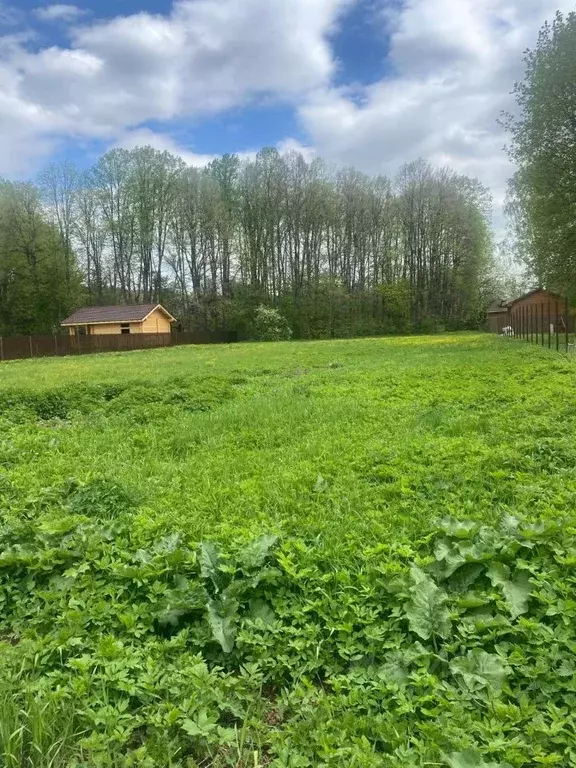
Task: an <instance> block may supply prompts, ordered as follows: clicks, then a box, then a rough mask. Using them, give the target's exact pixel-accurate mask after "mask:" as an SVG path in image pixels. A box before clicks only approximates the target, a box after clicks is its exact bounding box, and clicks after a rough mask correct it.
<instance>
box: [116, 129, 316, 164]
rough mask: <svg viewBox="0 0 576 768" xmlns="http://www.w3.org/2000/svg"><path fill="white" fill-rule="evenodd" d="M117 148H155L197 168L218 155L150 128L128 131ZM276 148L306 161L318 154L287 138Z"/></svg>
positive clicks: (245, 155) (246, 155) (252, 152)
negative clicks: (297, 154) (197, 148)
mask: <svg viewBox="0 0 576 768" xmlns="http://www.w3.org/2000/svg"><path fill="white" fill-rule="evenodd" d="M114 146H116V147H121V148H124V149H133V148H134V147H145V146H148V147H153V148H154V149H159V150H160V151H165V152H171V153H172V154H174V155H179V156H180V157H181V158H182V159H183V160H184V162H185V163H186V164H187V165H192V166H195V167H199V168H200V167H202V166H204V165H208V163H209V162H211V161H212V160H214V158H215V157H217V155H209V154H201V153H200V154H199V153H197V152H193V151H192V149H191V148H190V147H187V146H184V145H183V144H182V143H180V142H178V140H177V139H175V138H173V137H172V136H170V135H168V134H166V133H158V132H157V131H153V130H151V129H150V128H136V129H135V130H133V131H127V132H126V133H125V134H124V135H123V136H122V137H121V138H120V139H119V140H118V141H117V142H116V143H115V145H114ZM276 148H277V149H278V151H279V152H280V154H282V155H286V154H288V153H290V152H300V153H301V154H302V155H304V157H306V159H308V160H312V159H313V158H314V157H315V155H316V152H315V150H314V149H313V148H312V147H307V146H305V145H303V144H301V143H300V142H299V141H296V139H292V138H286V139H282V140H281V141H279V142H277V144H276ZM257 153H258V149H248V150H244V151H240V152H236V153H235V154H237V155H238V157H239V158H240V159H241V160H254V158H255V157H256V155H257Z"/></svg>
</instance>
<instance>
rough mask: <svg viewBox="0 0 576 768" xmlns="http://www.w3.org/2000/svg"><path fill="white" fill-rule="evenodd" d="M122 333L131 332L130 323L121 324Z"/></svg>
mask: <svg viewBox="0 0 576 768" xmlns="http://www.w3.org/2000/svg"><path fill="white" fill-rule="evenodd" d="M120 333H130V323H122V324H121V325H120Z"/></svg>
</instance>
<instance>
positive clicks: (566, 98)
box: [503, 13, 576, 299]
mask: <svg viewBox="0 0 576 768" xmlns="http://www.w3.org/2000/svg"><path fill="white" fill-rule="evenodd" d="M524 63H525V65H526V69H525V75H524V78H523V80H522V81H520V82H518V83H517V84H516V85H515V87H514V95H515V98H516V103H517V110H516V112H515V113H513V114H507V115H504V117H503V124H504V125H505V127H506V128H507V129H508V130H509V131H510V135H511V142H510V146H509V148H508V149H509V154H510V157H511V159H512V160H513V162H514V163H515V165H516V172H515V174H514V177H513V179H512V181H511V183H510V189H509V199H508V213H509V215H510V218H511V221H512V224H513V229H514V232H515V235H516V240H517V246H518V253H519V257H520V260H521V261H522V262H523V263H524V265H525V266H526V267H527V269H528V272H529V276H530V278H531V279H532V281H533V282H534V283H536V284H538V285H541V286H544V287H546V288H548V289H550V290H553V291H556V292H558V293H561V294H562V295H564V294H567V295H569V296H571V297H572V299H574V298H576V87H575V83H576V13H569V14H568V15H566V16H564V15H563V14H561V13H558V14H557V15H556V17H555V19H554V20H553V22H552V23H547V24H545V25H544V27H543V28H542V29H541V31H540V34H539V37H538V41H537V44H536V47H535V48H534V49H533V50H529V51H527V52H526V54H525V57H524Z"/></svg>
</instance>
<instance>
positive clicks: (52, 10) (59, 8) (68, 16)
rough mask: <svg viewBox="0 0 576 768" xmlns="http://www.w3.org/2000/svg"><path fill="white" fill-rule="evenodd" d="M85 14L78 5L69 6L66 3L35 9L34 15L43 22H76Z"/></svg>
mask: <svg viewBox="0 0 576 768" xmlns="http://www.w3.org/2000/svg"><path fill="white" fill-rule="evenodd" d="M85 13H86V11H85V10H84V9H82V8H78V6H77V5H68V4H66V3H56V4H55V5H44V6H41V7H39V8H35V9H34V14H35V15H36V16H37V18H39V19H40V20H41V21H75V20H76V19H77V18H79V17H80V16H83V15H84V14H85Z"/></svg>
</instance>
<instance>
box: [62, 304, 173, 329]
mask: <svg viewBox="0 0 576 768" xmlns="http://www.w3.org/2000/svg"><path fill="white" fill-rule="evenodd" d="M156 308H158V309H160V310H161V311H162V312H164V314H165V315H167V317H169V318H170V320H174V319H175V318H174V317H172V315H171V314H170V312H168V310H166V309H164V307H163V306H162V305H161V304H131V305H122V306H116V307H84V308H83V309H77V310H76V312H73V313H72V314H71V315H70V317H67V318H66V319H65V320H62V323H61V325H93V324H96V323H139V322H142V320H144V319H145V318H147V317H148V315H149V314H150V313H151V312H153V311H154V310H155V309H156Z"/></svg>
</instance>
